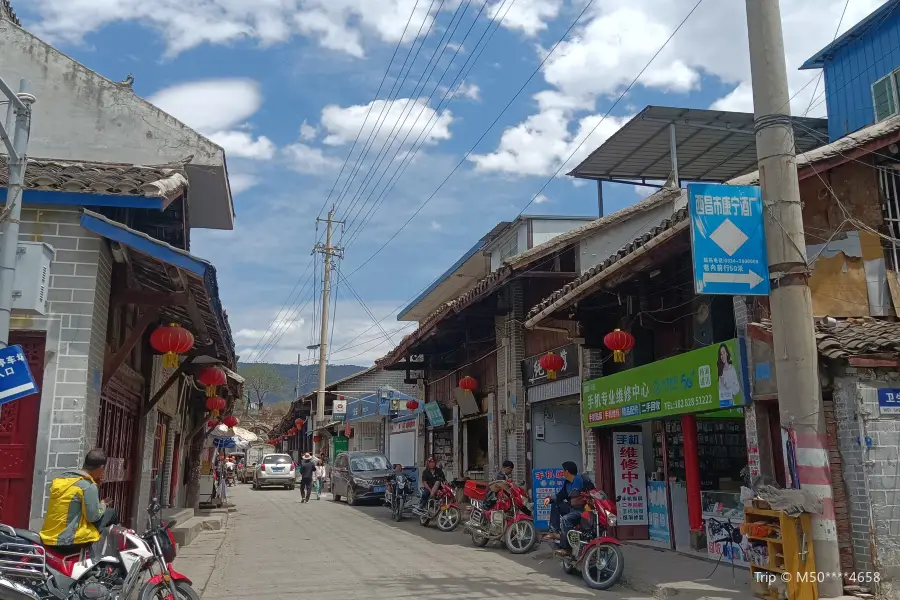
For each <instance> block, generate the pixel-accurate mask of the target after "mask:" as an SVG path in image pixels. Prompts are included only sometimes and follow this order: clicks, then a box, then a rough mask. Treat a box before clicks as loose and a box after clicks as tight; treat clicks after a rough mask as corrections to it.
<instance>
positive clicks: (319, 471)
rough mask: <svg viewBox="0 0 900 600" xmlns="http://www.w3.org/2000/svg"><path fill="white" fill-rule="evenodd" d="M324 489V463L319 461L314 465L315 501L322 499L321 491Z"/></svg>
mask: <svg viewBox="0 0 900 600" xmlns="http://www.w3.org/2000/svg"><path fill="white" fill-rule="evenodd" d="M324 489H325V461H323V460H319V463H318V464H317V465H316V500H319V499H321V498H322V490H324Z"/></svg>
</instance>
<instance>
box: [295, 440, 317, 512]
mask: <svg viewBox="0 0 900 600" xmlns="http://www.w3.org/2000/svg"><path fill="white" fill-rule="evenodd" d="M298 470H299V471H300V496H301V500H300V502H301V503H303V502H309V495H310V494H311V493H312V484H313V477H315V475H316V459H314V458H313V456H312V454H310V453H309V452H307V453H305V454H304V455H303V458H302V460H301V461H300V466H299V467H298Z"/></svg>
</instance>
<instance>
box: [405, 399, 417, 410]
mask: <svg viewBox="0 0 900 600" xmlns="http://www.w3.org/2000/svg"><path fill="white" fill-rule="evenodd" d="M406 408H407V409H408V410H416V409H417V408H419V402H418V400H410V401H409V402H407V403H406Z"/></svg>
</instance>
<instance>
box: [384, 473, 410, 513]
mask: <svg viewBox="0 0 900 600" xmlns="http://www.w3.org/2000/svg"><path fill="white" fill-rule="evenodd" d="M415 502H416V499H415V496H414V495H413V489H412V480H411V479H410V477H409V475H407V474H406V473H398V474H397V475H395V476H394V482H393V483H392V484H391V485H389V486H388V488H387V490H385V493H384V503H385V505H387V506H389V507H390V509H391V518H392V519H394V520H395V521H397V522H400V521H402V520H403V517H404V516H405V514H406V511H407V510H408V509H409V508H410V507H412V506H413V505H414V504H415Z"/></svg>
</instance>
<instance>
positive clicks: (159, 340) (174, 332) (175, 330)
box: [150, 323, 194, 369]
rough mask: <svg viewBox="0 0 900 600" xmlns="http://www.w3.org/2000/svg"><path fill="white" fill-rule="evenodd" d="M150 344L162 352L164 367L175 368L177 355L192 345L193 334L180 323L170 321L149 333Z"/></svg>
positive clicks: (176, 366)
mask: <svg viewBox="0 0 900 600" xmlns="http://www.w3.org/2000/svg"><path fill="white" fill-rule="evenodd" d="M150 345H151V346H153V349H154V350H156V351H157V352H161V353H162V355H163V359H162V366H163V368H164V369H177V368H178V355H179V354H184V353H185V352H187V351H188V350H190V349H191V348H193V347H194V336H193V334H191V332H190V331H188V330H187V329H184V328H183V327H181V325H178V324H176V323H170V324H169V325H165V326H163V327H159V328H157V330H156V331H154V332H153V333H152V334H150Z"/></svg>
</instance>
